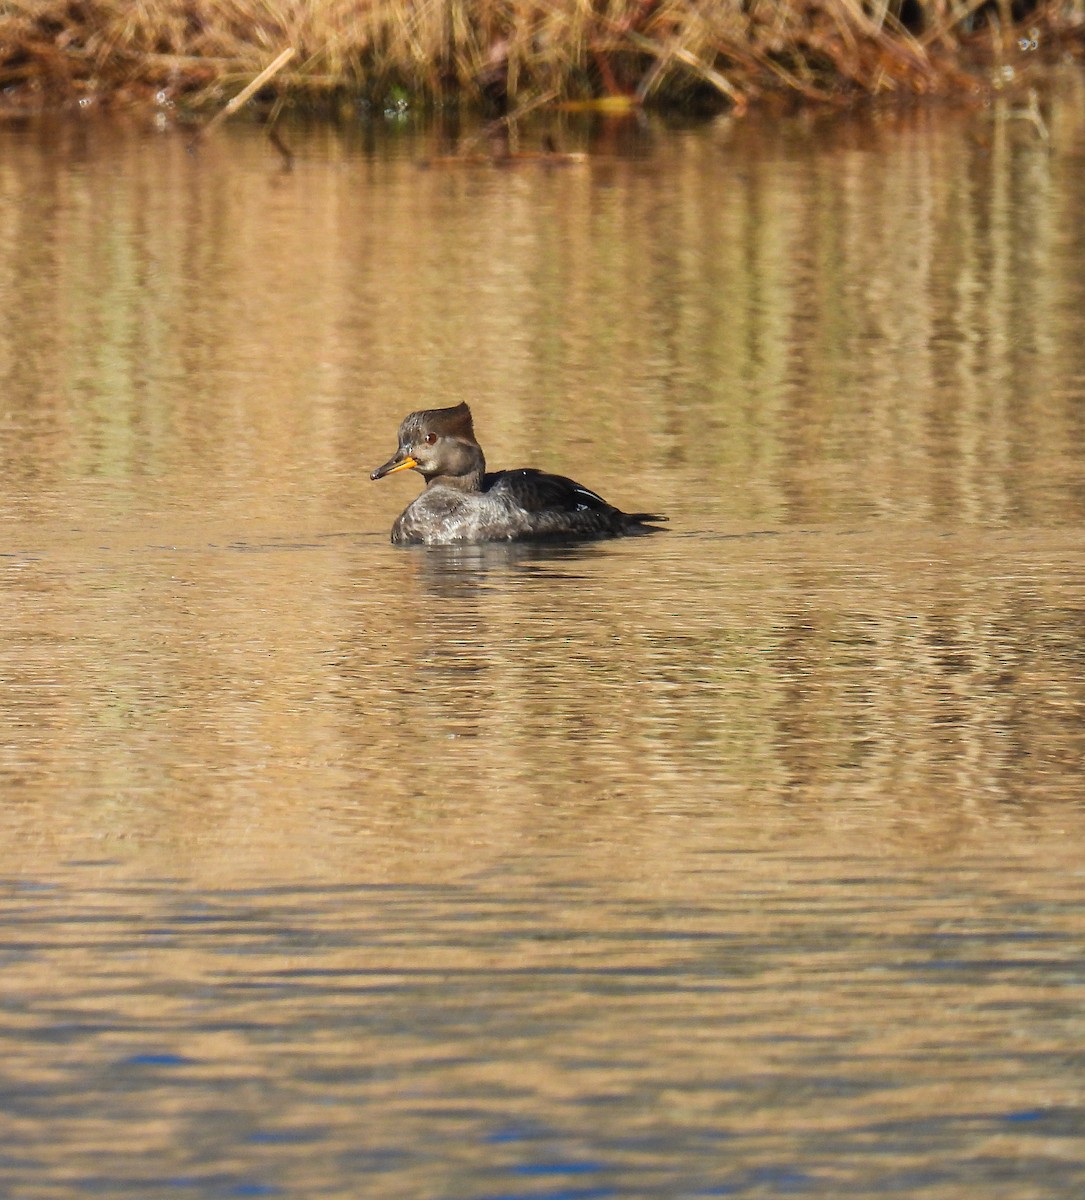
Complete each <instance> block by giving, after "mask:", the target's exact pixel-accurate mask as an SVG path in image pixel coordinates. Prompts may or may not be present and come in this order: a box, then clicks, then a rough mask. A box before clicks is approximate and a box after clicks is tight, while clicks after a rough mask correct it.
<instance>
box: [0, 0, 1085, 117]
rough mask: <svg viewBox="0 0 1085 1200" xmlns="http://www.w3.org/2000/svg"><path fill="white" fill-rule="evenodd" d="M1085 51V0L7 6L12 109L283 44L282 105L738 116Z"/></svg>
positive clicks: (211, 90) (333, 0) (29, 0)
mask: <svg viewBox="0 0 1085 1200" xmlns="http://www.w3.org/2000/svg"><path fill="white" fill-rule="evenodd" d="M1083 43H1085V3H1082V2H1081V0H1072V2H1066V0H1031V2H1030V0H1014V2H1013V3H1012V4H1011V3H1010V2H1009V0H0V86H3V87H4V88H5V90H6V93H7V96H8V99H9V102H11V101H13V100H17V99H20V98H21V99H23V100H27V99H29V100H38V101H41V102H49V101H52V100H54V99H57V98H66V99H71V98H75V99H79V100H82V101H83V102H84V103H87V102H90V101H93V100H103V101H104V100H110V99H112V100H116V99H125V98H132V97H139V96H141V95H146V94H155V93H159V92H163V91H165V92H166V93H167V94H168V96H169V97H170V98H171V99H172V100H185V99H188V100H189V101H190V102H192V103H194V104H198V103H201V102H203V103H210V102H215V103H221V102H222V100H223V99H224V98H225V96H226V95H228V94H229V92H230V91H232V90H234V89H236V88H237V87H239V86H241V85H243V84H244V83H246V82H248V81H250V80H252V79H253V77H254V76H256V75H257V74H258V73H259V71H261V70H262V69H263V68H264V67H265V66H266V65H267V64H268V62H269V61H271V60H272V59H273V58H274V57H275V55H276V54H277V53H278V52H280V51H281V50H283V48H285V47H287V46H291V47H295V48H296V50H297V55H296V57H295V59H294V61H293V62H292V63H291V64H290V69H289V70H283V71H281V72H280V73H279V74H278V75H277V76H276V78H275V80H274V83H273V86H274V88H275V89H276V90H277V91H278V92H279V93H280V94H282V93H284V92H286V93H289V94H292V95H299V96H308V97H316V96H319V95H321V94H327V93H331V92H348V93H351V94H357V95H360V96H363V97H365V98H367V99H369V100H370V101H372V102H374V103H379V104H388V103H397V104H403V103H424V102H434V101H436V102H449V101H453V100H455V101H467V102H470V103H480V104H485V103H489V104H490V105H495V106H497V107H501V106H504V105H509V104H511V105H513V106H515V105H516V104H519V103H521V102H523V100H524V99H525V98H526V97H530V96H533V95H543V94H546V95H553V96H554V97H556V98H557V99H559V100H563V101H566V102H569V101H578V102H581V103H584V102H596V101H604V102H607V103H610V104H612V105H618V106H620V105H623V104H625V105H634V104H642V103H655V104H682V103H689V102H698V103H700V102H705V101H707V102H710V103H711V102H714V103H719V104H723V105H729V106H732V107H734V108H735V109H737V110H739V111H741V110H742V109H744V108H745V107H746V106H747V105H748V104H749V103H751V102H753V101H755V100H758V99H760V98H763V97H766V96H769V95H791V96H795V97H801V98H805V99H812V100H818V101H840V100H846V99H848V98H850V97H856V96H864V95H870V96H877V95H882V94H886V93H895V94H899V95H916V94H920V95H922V94H934V93H949V92H954V91H960V90H962V89H964V90H978V89H980V88H982V87H983V86H984V85H985V84H987V85H989V84H992V83H997V82H999V80H1002V81H1005V79H1007V78H1010V77H1012V75H1013V72H1014V71H1016V70H1018V69H1019V68H1020V67H1021V66H1023V65H1028V63H1030V62H1036V61H1038V59H1039V57H1040V55H1038V54H1037V53H1035V52H1036V51H1041V52H1043V51H1045V50H1051V49H1055V48H1058V49H1060V50H1061V51H1063V52H1065V51H1067V50H1076V49H1079V48H1080V47H1081V46H1082V45H1083ZM1029 55H1031V58H1029V57H1028V56H1029ZM1007 72H1008V73H1007Z"/></svg>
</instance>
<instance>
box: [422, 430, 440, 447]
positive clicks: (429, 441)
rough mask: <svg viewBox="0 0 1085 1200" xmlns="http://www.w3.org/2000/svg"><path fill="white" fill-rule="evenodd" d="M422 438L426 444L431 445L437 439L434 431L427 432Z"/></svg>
mask: <svg viewBox="0 0 1085 1200" xmlns="http://www.w3.org/2000/svg"><path fill="white" fill-rule="evenodd" d="M422 440H423V441H424V442H425V443H426V445H427V446H432V445H433V443H434V442H435V441H436V440H437V435H436V434H435V433H427V434H426V436H425V437H424V438H423V439H422Z"/></svg>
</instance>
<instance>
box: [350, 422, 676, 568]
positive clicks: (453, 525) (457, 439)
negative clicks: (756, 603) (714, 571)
mask: <svg viewBox="0 0 1085 1200" xmlns="http://www.w3.org/2000/svg"><path fill="white" fill-rule="evenodd" d="M398 441H399V445H398V448H397V449H396V452H395V454H393V455H392V457H391V458H390V459H389V460H388V461H387V462H386V463H384V464H383V465H382V466H379V467H377V469H376V470H375V471H374V472H373V473H372V475H371V476H370V478H371V479H383V478H384V477H385V476H386V475H394V474H395V473H396V472H397V471H417V472H418V473H419V474H420V475H421V476H422V478H423V479H424V480H425V481H426V487H425V490H424V491H423V492H422V493H421V495H419V496H418V497H417V498H416V499H414V500H412V501H411V503H410V504H408V505H407V507H406V508H405V509H404V510H403V512H402V513H400V515H399V516H398V517H397V518H396V520H395V523H394V524H393V525H392V544H393V545H396V546H408V545H419V544H421V545H426V546H452V545H477V544H479V543H482V542H513V541H559V540H564V541H584V540H593V539H597V538H613V537H629V536H634V535H637V534H644V533H653V532H656V531H657V529H658V526H659V524H660V523H662V522H665V521H666V520H667V518H666V517H664V516H661V515H660V514H659V513H649V512H634V513H627V512H623V511H622V510H621V509H620V508H615V506H614V505H613V504H610V503H608V502H607V501H606V500H604V499H603V497H602V496H600V495H599V494H598V493H597V492H593V491H592V490H591V489H590V488H586V487H584V485H583V484H580V483H577V482H576V481H575V480H573V479H568V478H567V477H566V476H564V475H551V474H550V473H549V472H547V471H540V470H538V469H537V468H535V467H519V468H516V469H514V470H507V471H487V470H486V457H485V455H484V454H483V452H482V447H481V446H480V445H479V443H478V439H477V438H476V437H475V428H474V421H473V420H472V417H471V409H470V407H469V405H468V404H467V403H466V402H464V403H460V404H457V405H454V406H453V407H451V408H430V409H421V410H419V411H418V412H413V413H410V414H409V415H408V416H406V417H404V419H403V422H402V423H401V424H400V427H399V438H398Z"/></svg>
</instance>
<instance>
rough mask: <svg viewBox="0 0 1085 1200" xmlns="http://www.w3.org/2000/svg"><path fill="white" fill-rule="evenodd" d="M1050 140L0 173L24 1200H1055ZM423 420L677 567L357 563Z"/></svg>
mask: <svg viewBox="0 0 1085 1200" xmlns="http://www.w3.org/2000/svg"><path fill="white" fill-rule="evenodd" d="M1047 116H1048V118H1049V126H1050V135H1051V136H1050V142H1049V143H1044V142H1043V141H1041V140H1040V138H1039V137H1038V136H1037V134H1036V131H1035V130H1034V129H1033V128H1032V126H1030V125H1029V124H1028V123H1027V122H1025V121H1022V120H1018V119H1014V118H1012V117H1011V116H1009V115H1008V113H1007V110H1006V108H1005V107H1000V108H995V109H982V108H980V109H976V110H975V111H957V110H952V109H933V110H928V111H916V112H913V113H910V114H907V115H903V116H902V115H899V114H898V115H889V114H882V115H867V116H865V117H856V118H844V119H833V120H829V119H826V118H820V117H819V118H816V119H815V118H803V119H798V120H795V121H784V122H777V123H770V122H767V121H758V120H757V119H751V120H749V121H747V122H745V123H728V122H726V121H722V122H720V123H717V124H715V125H712V126H709V127H705V128H700V129H696V130H669V131H668V130H664V129H662V128H659V127H654V126H649V127H645V128H640V129H638V127H637V126H635V125H615V126H611V127H603V128H600V129H597V130H595V131H594V132H593V131H588V130H585V129H580V128H578V127H575V126H569V127H568V128H564V127H561V128H559V129H558V133H559V136H560V138H561V139H562V141H563V144H564V145H566V147H567V148H570V149H585V150H588V151H590V159H589V162H588V163H586V164H584V165H579V166H571V167H568V168H564V169H549V170H548V169H544V168H541V167H538V166H523V167H519V168H510V169H502V170H495V169H485V168H478V167H473V168H463V167H460V168H457V167H448V166H441V165H435V166H432V167H430V168H429V169H423V168H421V167H420V166H419V160H421V159H422V158H424V157H426V156H428V155H432V154H434V153H439V152H440V151H441V150H442V148H444V143H443V142H442V140H441V138H440V137H439V136H438V135H437V134H436V133H432V132H427V131H426V130H423V129H421V128H418V127H415V126H413V125H411V124H409V123H407V124H404V125H397V126H394V127H389V128H380V129H373V128H371V127H367V126H364V125H363V124H361V123H357V122H348V123H346V124H344V125H343V126H342V127H339V128H334V127H321V128H312V129H302V128H296V129H292V130H291V131H290V132H289V135H288V136H289V139H290V140H291V142H292V145H293V148H294V150H295V152H296V154H297V161H296V165H295V169H294V170H293V171H292V172H289V173H284V172H283V171H282V170H281V169H280V164H279V162H278V160H277V158H276V156H275V154H274V152H273V151H272V150H271V149H270V147H269V145H268V143H267V142H266V140H265V139H264V138H263V137H262V136H261V135H260V134H259V132H258V131H256V130H254V129H252V128H251V127H248V126H246V125H245V124H244V123H238V124H235V125H234V126H233V127H228V128H226V129H225V130H223V132H222V133H221V134H219V135H216V137H215V138H214V139H212V141H211V142H209V143H208V144H207V145H206V146H205V147H204V148H203V150H202V151H201V152H200V153H199V155H197V156H191V155H187V154H186V153H185V149H184V136H183V135H181V134H179V133H177V132H175V131H169V130H165V131H159V130H155V129H153V128H152V127H151V126H150V125H149V124H148V125H146V126H144V125H143V124H142V123H141V122H140V121H138V120H136V121H133V122H131V123H129V124H113V125H108V124H101V123H98V122H93V121H92V122H87V123H83V124H80V123H78V122H76V123H37V122H32V123H28V124H17V123H9V124H8V125H6V126H4V127H2V128H0V555H2V556H0V573H2V578H3V582H2V587H0V605H2V608H0V618H2V624H0V664H2V668H0V669H2V679H3V687H2V689H0V728H2V730H3V732H2V735H0V794H2V798H3V803H2V805H0V861H2V866H0V879H2V887H0V897H2V899H0V905H2V909H0V912H2V926H0V987H2V993H0V996H2V1005H3V1008H2V1013H3V1017H2V1020H0V1035H2V1056H0V1064H2V1065H0V1109H2V1110H3V1113H4V1114H5V1115H4V1116H3V1119H2V1120H0V1192H2V1193H3V1194H4V1195H5V1196H10V1197H12V1198H13V1200H61V1198H65V1200H67V1198H69V1197H72V1196H80V1195H93V1196H106V1197H113V1196H117V1197H121V1196H125V1197H127V1196H131V1197H139V1198H141V1200H142V1198H152V1197H154V1198H157V1197H174V1196H177V1197H193V1198H198V1200H203V1198H205V1197H206V1198H217V1197H238V1196H241V1197H249V1196H261V1197H262V1196H284V1197H306V1198H308V1197H313V1198H316V1197H321V1198H325V1197H344V1198H347V1197H349V1198H356V1197H359V1196H379V1197H382V1198H385V1197H389V1198H400V1197H402V1198H404V1200H417V1198H434V1200H512V1198H516V1200H520V1198H523V1200H585V1198H589V1197H592V1198H594V1197H623V1198H628V1197H665V1198H672V1197H681V1198H685V1197H703V1196H732V1195H733V1196H758V1197H760V1196H784V1195H788V1196H790V1195H812V1196H824V1197H833V1198H836V1197H867V1196H878V1197H883V1196H886V1197H893V1196H899V1197H908V1198H911V1197H921V1198H923V1200H992V1198H994V1200H1003V1198H1005V1200H1032V1198H1035V1200H1051V1198H1058V1200H1061V1198H1062V1197H1067V1198H1070V1197H1078V1196H1080V1195H1082V1194H1083V1193H1085V1083H1083V1080H1085V954H1083V951H1085V849H1083V845H1085V803H1083V801H1085V791H1083V782H1085V236H1083V233H1082V230H1083V228H1085V226H1083V223H1082V219H1081V214H1082V211H1083V207H1085V84H1083V82H1082V80H1081V79H1076V80H1075V79H1068V80H1067V81H1066V82H1065V85H1064V90H1063V92H1062V93H1061V94H1060V95H1058V96H1057V97H1056V98H1055V99H1054V100H1053V101H1052V102H1051V106H1050V108H1049V110H1048V112H1047ZM536 132H537V131H536ZM532 136H533V134H532V131H527V133H525V142H526V143H527V144H530V141H531V137H532ZM461 399H468V400H470V401H471V402H472V404H473V406H474V409H475V419H476V428H477V429H478V431H479V435H480V438H481V440H482V441H483V444H484V446H485V447H486V449H487V452H488V456H489V459H490V462H491V464H492V465H494V466H500V465H507V466H515V465H523V464H526V463H534V464H537V465H540V466H544V467H549V468H552V469H557V470H561V471H563V472H565V473H568V474H571V475H573V476H575V477H577V478H579V479H581V480H583V482H585V483H587V484H589V485H590V486H592V487H595V488H598V489H599V490H601V491H602V492H603V493H604V494H605V495H607V496H608V497H609V498H611V499H613V500H614V501H615V502H616V503H618V504H620V505H622V506H623V507H626V508H647V509H656V510H661V511H664V512H667V513H669V514H670V516H671V527H670V529H669V530H668V532H667V533H665V534H662V535H660V536H657V537H652V538H642V539H634V540H630V541H625V542H616V543H608V544H600V545H591V546H586V547H579V548H565V549H562V548H552V549H538V548H535V549H532V548H526V549H525V548H520V549H512V550H510V549H507V548H506V549H502V548H490V549H486V550H478V549H464V550H451V551H450V550H428V551H427V550H417V551H413V550H395V549H393V548H392V547H391V546H390V545H389V544H388V540H387V538H388V531H389V528H390V526H391V522H392V520H393V518H394V516H395V515H396V513H397V512H398V511H399V510H400V509H401V508H402V507H403V506H404V505H405V504H406V503H407V502H408V500H409V499H410V498H411V497H412V496H413V495H414V494H415V493H416V491H417V486H418V484H417V481H416V479H415V478H414V477H404V476H403V475H397V476H395V477H393V478H391V479H388V480H385V481H382V482H381V483H379V484H374V483H371V482H370V481H369V478H368V476H369V472H370V470H371V469H372V468H373V467H375V466H376V465H378V464H379V463H381V462H383V461H384V460H385V459H386V458H387V457H388V455H389V454H390V452H391V450H392V449H393V448H394V438H395V429H396V426H397V424H398V422H399V420H400V418H401V417H402V416H403V415H404V413H406V412H407V411H409V410H410V409H412V408H414V407H422V406H432V405H436V404H445V403H447V404H451V403H456V402H458V401H459V400H461Z"/></svg>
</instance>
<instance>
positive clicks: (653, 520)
mask: <svg viewBox="0 0 1085 1200" xmlns="http://www.w3.org/2000/svg"><path fill="white" fill-rule="evenodd" d="M668 519H669V518H667V517H665V516H663V514H662V513H647V512H645V513H626V514H625V526H626V533H659V532H660V530H659V526H660V525H665V524H666V523H667V521H668Z"/></svg>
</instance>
